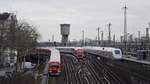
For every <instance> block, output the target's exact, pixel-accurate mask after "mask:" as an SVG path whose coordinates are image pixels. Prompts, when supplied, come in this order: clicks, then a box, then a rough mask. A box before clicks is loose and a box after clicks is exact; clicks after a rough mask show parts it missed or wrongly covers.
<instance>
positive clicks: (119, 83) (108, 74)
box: [95, 58, 125, 84]
mask: <svg viewBox="0 0 150 84" xmlns="http://www.w3.org/2000/svg"><path fill="white" fill-rule="evenodd" d="M95 63H96V64H97V65H100V66H101V67H103V72H104V74H103V76H104V78H105V79H106V80H107V81H108V84H125V82H124V81H123V80H122V79H120V78H119V76H117V75H116V74H115V73H114V72H113V71H111V69H110V67H108V66H107V65H106V64H105V63H104V62H103V61H102V60H101V59H99V60H97V59H96V58H95Z"/></svg>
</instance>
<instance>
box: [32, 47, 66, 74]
mask: <svg viewBox="0 0 150 84" xmlns="http://www.w3.org/2000/svg"><path fill="white" fill-rule="evenodd" d="M35 50H36V51H35V52H36V53H38V54H42V55H43V56H44V55H48V56H49V58H47V59H48V67H47V68H48V74H49V75H59V74H60V73H61V71H62V68H63V64H62V62H61V56H60V52H59V50H57V49H55V48H52V47H37V48H36V49H35ZM43 56H41V57H43Z"/></svg>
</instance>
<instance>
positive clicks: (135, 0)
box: [0, 0, 150, 41]
mask: <svg viewBox="0 0 150 84" xmlns="http://www.w3.org/2000/svg"><path fill="white" fill-rule="evenodd" d="M125 4H127V6H128V11H127V13H128V15H127V17H128V33H131V34H134V36H137V31H139V30H140V31H141V33H142V34H145V28H146V27H148V23H149V22H150V0H0V12H1V13H2V12H5V11H9V12H14V13H15V14H16V15H17V16H18V19H23V20H26V21H27V22H29V23H30V24H33V25H35V26H36V27H37V29H38V31H39V32H40V34H41V35H42V38H41V41H48V39H51V37H52V35H53V34H54V36H55V40H57V41H60V39H61V35H60V25H59V24H62V23H69V24H71V31H70V36H69V38H70V40H75V39H76V40H79V39H81V35H82V34H81V32H82V30H85V37H88V38H91V39H94V38H95V37H96V35H97V30H96V29H97V27H100V30H103V31H104V36H105V39H106V38H107V36H108V33H107V31H108V30H107V29H108V28H107V24H108V23H109V22H111V23H112V26H111V29H112V35H113V34H115V35H116V36H117V39H119V36H120V35H123V10H122V7H123V6H124V5H125Z"/></svg>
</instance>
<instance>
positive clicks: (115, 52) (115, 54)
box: [84, 47, 122, 60]
mask: <svg viewBox="0 0 150 84" xmlns="http://www.w3.org/2000/svg"><path fill="white" fill-rule="evenodd" d="M84 49H85V50H86V51H87V52H89V53H92V54H97V55H100V56H103V57H106V58H111V59H115V60H121V59H122V52H121V50H120V49H119V48H113V47H85V48H84Z"/></svg>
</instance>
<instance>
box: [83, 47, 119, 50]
mask: <svg viewBox="0 0 150 84" xmlns="http://www.w3.org/2000/svg"><path fill="white" fill-rule="evenodd" d="M84 48H85V49H93V50H104V51H112V50H120V49H119V48H114V47H98V46H86V47H84Z"/></svg>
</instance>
